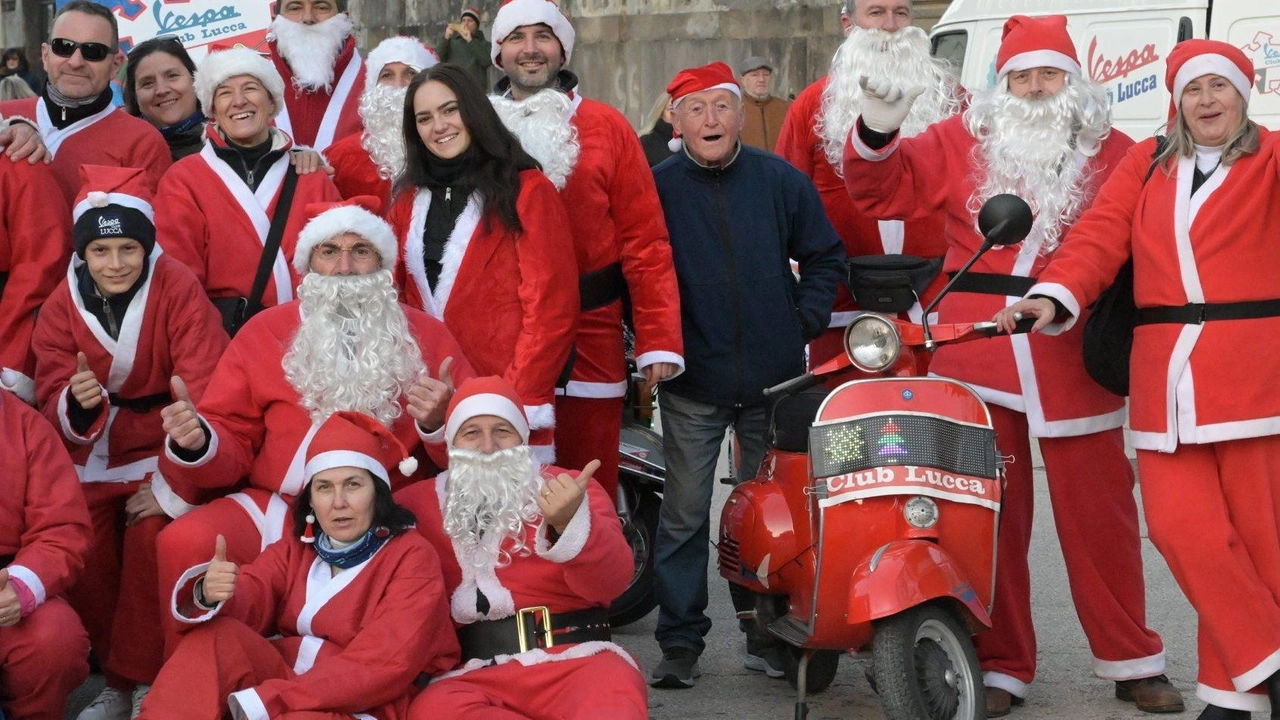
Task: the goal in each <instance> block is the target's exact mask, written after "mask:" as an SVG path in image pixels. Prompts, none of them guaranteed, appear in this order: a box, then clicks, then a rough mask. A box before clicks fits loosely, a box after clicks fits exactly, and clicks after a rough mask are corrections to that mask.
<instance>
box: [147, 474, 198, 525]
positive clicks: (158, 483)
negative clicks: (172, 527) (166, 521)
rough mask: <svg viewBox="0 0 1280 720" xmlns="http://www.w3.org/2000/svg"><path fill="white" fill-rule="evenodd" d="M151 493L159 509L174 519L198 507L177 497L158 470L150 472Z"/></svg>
mask: <svg viewBox="0 0 1280 720" xmlns="http://www.w3.org/2000/svg"><path fill="white" fill-rule="evenodd" d="M151 494H152V495H153V496H155V499H156V504H158V505H159V506H160V509H161V510H164V514H165V515H168V516H169V517H171V518H173V519H174V520H177V519H178V518H180V517H182V516H183V515H186V514H187V513H189V512H191V511H192V510H195V509H196V508H197V507H199V506H198V505H192V504H191V503H189V502H187V501H186V500H183V499H182V498H180V497H178V494H177V493H175V492H174V491H173V488H171V487H169V481H168V480H166V479H165V477H164V476H163V475H161V474H160V471H159V470H157V471H156V472H154V473H152V474H151Z"/></svg>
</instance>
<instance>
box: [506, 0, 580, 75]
mask: <svg viewBox="0 0 1280 720" xmlns="http://www.w3.org/2000/svg"><path fill="white" fill-rule="evenodd" d="M525 25H546V26H548V27H550V28H551V32H553V33H555V36H556V39H557V40H559V41H560V47H562V48H564V64H565V65H568V64H569V61H570V60H572V59H573V39H574V36H575V33H574V31H573V25H571V24H570V23H569V18H567V17H565V16H564V13H562V12H560V8H559V7H557V6H556V4H555V3H554V2H551V0H511V2H509V3H507V4H505V5H503V6H502V7H500V8H498V14H497V15H494V16H493V28H492V30H491V32H492V34H493V36H492V38H491V39H490V41H489V57H490V59H492V60H493V64H494V65H495V66H497V67H499V68H501V67H502V61H501V60H499V59H498V56H499V55H500V54H501V53H502V41H503V40H506V39H507V36H508V35H510V34H511V31H512V30H515V29H516V28H518V27H523V26H525Z"/></svg>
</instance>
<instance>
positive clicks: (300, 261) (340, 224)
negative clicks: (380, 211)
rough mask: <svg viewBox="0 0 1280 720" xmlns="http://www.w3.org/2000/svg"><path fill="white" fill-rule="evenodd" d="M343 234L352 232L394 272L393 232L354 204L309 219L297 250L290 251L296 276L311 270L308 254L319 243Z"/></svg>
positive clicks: (299, 234) (388, 226)
mask: <svg viewBox="0 0 1280 720" xmlns="http://www.w3.org/2000/svg"><path fill="white" fill-rule="evenodd" d="M343 233H355V234H356V235H359V236H360V237H362V238H364V239H365V240H368V241H369V244H370V245H373V248H374V249H375V250H377V251H378V257H379V258H380V259H381V260H382V269H383V270H390V271H392V272H394V271H395V269H396V249H397V248H396V233H395V231H394V230H392V229H391V226H390V225H388V224H387V221H386V220H383V219H382V218H380V217H378V216H377V215H374V214H373V213H371V212H369V211H368V210H365V209H364V208H362V207H359V206H356V205H341V206H338V207H335V208H331V209H329V210H325V211H324V212H322V213H320V214H319V215H317V216H315V217H313V218H311V221H310V222H308V223H307V224H306V226H305V227H303V228H302V232H300V233H298V247H297V248H296V249H295V250H294V251H293V269H294V270H297V271H298V274H299V275H305V274H307V271H308V270H310V268H311V251H312V250H314V249H315V247H316V246H317V245H319V244H320V243H322V242H324V241H326V240H330V239H332V238H335V237H337V236H339V235H341V234H343Z"/></svg>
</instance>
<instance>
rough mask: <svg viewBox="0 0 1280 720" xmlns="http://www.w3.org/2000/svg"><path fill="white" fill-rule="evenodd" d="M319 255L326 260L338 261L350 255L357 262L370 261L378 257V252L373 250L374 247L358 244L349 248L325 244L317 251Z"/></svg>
mask: <svg viewBox="0 0 1280 720" xmlns="http://www.w3.org/2000/svg"><path fill="white" fill-rule="evenodd" d="M315 252H316V254H317V255H319V256H320V258H321V259H324V260H337V259H338V258H340V257H342V256H343V255H346V254H348V253H350V255H351V257H352V258H354V259H356V260H368V259H370V258H374V257H377V256H378V251H377V250H374V249H373V246H372V245H366V244H364V243H357V244H355V245H352V246H351V247H349V248H344V247H338V246H337V245H334V244H332V243H325V244H323V245H321V246H320V247H318V248H316V249H315Z"/></svg>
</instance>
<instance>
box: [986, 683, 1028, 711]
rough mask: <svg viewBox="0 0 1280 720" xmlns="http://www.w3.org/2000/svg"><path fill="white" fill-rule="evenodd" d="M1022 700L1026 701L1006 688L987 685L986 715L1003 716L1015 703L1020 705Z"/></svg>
mask: <svg viewBox="0 0 1280 720" xmlns="http://www.w3.org/2000/svg"><path fill="white" fill-rule="evenodd" d="M1023 702H1026V701H1025V700H1023V699H1022V698H1020V697H1018V696H1017V695H1014V694H1013V693H1011V692H1009V691H1008V690H1001V689H1000V688H995V687H989V688H987V717H989V718H998V717H1004V716H1005V715H1008V714H1009V711H1010V710H1012V709H1013V707H1014V706H1015V705H1021V704H1022V703H1023Z"/></svg>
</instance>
